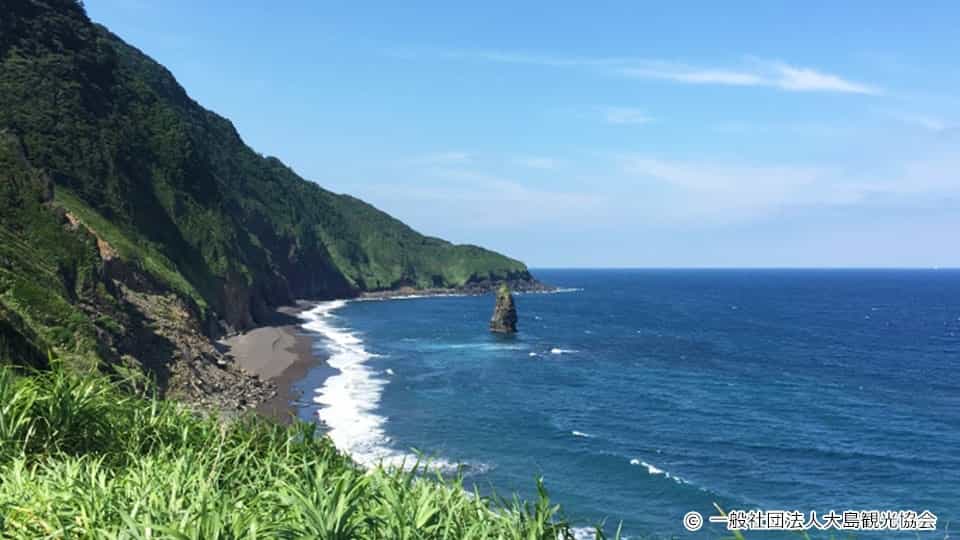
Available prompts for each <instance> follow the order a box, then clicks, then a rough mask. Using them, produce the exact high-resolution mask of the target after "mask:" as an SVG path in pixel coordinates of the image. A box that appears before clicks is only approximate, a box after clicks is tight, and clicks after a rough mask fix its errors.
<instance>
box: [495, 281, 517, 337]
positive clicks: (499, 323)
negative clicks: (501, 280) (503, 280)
mask: <svg viewBox="0 0 960 540" xmlns="http://www.w3.org/2000/svg"><path fill="white" fill-rule="evenodd" d="M490 331H491V332H497V333H501V334H513V333H516V331H517V306H516V304H514V302H513V295H512V294H510V288H509V287H507V285H506V284H503V285H501V286H500V288H499V289H497V303H496V305H495V306H494V307H493V317H491V318H490Z"/></svg>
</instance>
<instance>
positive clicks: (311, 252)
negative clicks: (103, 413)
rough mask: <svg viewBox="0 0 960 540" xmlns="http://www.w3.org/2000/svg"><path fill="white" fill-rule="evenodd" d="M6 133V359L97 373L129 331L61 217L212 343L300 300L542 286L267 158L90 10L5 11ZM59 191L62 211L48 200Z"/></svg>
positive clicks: (1, 233)
mask: <svg viewBox="0 0 960 540" xmlns="http://www.w3.org/2000/svg"><path fill="white" fill-rule="evenodd" d="M317 129H323V126H318V127H317ZM0 133H2V139H3V140H2V141H0V142H2V144H0V146H2V148H0V184H2V185H0V189H2V190H3V193H4V194H5V195H4V196H3V197H0V255H2V257H0V349H2V348H7V349H10V350H11V352H13V353H16V354H12V356H15V357H20V358H26V357H35V356H38V352H39V356H41V357H42V356H43V354H45V352H46V351H47V350H51V349H52V350H55V351H56V352H57V353H58V354H60V355H61V356H63V355H67V354H68V353H69V354H76V355H78V356H79V357H84V358H94V357H97V356H98V352H97V351H98V349H100V348H102V347H101V346H100V345H99V344H98V343H96V339H95V338H96V336H102V335H103V333H104V331H107V332H108V333H109V332H110V331H111V329H114V330H115V329H117V328H120V327H121V326H122V325H119V326H118V325H117V324H115V321H111V320H110V319H111V318H112V315H117V316H118V317H120V318H123V317H124V314H117V313H113V312H112V311H111V310H112V309H113V308H112V307H111V306H113V305H114V304H116V303H117V302H118V301H120V300H122V298H121V297H120V296H119V295H117V294H115V291H111V290H109V288H110V286H111V280H113V279H116V275H105V274H104V269H103V265H102V264H101V262H99V261H97V260H96V253H97V250H96V241H95V239H93V238H91V236H90V235H89V234H86V233H85V231H84V230H82V229H81V230H80V231H73V232H71V231H67V230H65V223H64V220H63V217H62V215H61V214H58V213H57V212H58V208H62V209H66V210H68V211H69V212H70V213H71V214H72V215H73V216H74V217H76V218H78V219H79V220H80V221H81V222H82V223H83V224H84V225H85V226H87V227H89V229H90V230H92V231H93V232H94V233H96V235H97V236H99V237H101V238H102V239H103V240H106V241H107V242H108V243H109V245H110V247H111V248H112V249H113V250H115V251H116V252H117V254H118V255H119V257H120V258H121V259H123V261H124V262H125V264H126V266H125V267H124V268H127V269H132V270H134V271H136V272H139V273H142V274H146V275H147V276H149V278H150V280H151V282H152V284H153V285H157V286H159V287H160V288H162V289H166V290H169V291H172V292H174V293H176V294H177V295H179V296H180V297H182V298H183V299H184V300H185V301H187V303H188V304H189V305H190V306H193V307H195V308H196V311H197V314H196V315H197V318H198V319H199V320H201V321H203V323H204V324H203V328H205V329H209V328H213V327H214V326H215V322H216V321H217V320H221V319H222V320H225V321H226V322H227V323H228V324H230V325H232V326H233V327H236V328H245V327H250V326H252V325H254V324H256V323H257V322H259V321H262V320H264V319H265V318H266V316H267V315H268V314H269V311H270V310H269V308H270V306H274V305H278V304H282V303H286V302H289V301H291V300H292V299H294V298H297V297H313V298H329V297H335V296H348V295H352V294H355V293H357V292H360V291H363V290H378V289H389V288H395V287H400V286H406V285H412V286H415V287H450V286H460V285H464V284H466V283H468V282H471V281H483V280H498V279H505V278H509V279H529V278H530V276H529V273H528V272H527V270H526V267H525V266H524V265H523V263H521V262H519V261H516V260H513V259H510V258H508V257H504V256H502V255H500V254H497V253H494V252H491V251H488V250H485V249H482V248H479V247H475V246H455V245H453V244H450V243H449V242H445V241H443V240H439V239H436V238H430V237H426V236H423V235H421V234H418V233H417V232H416V231H414V230H412V229H411V228H409V227H407V226H406V225H404V224H403V223H401V222H400V221H398V220H396V219H394V218H392V217H390V216H388V215H387V214H384V213H383V212H380V211H378V210H377V209H375V208H373V207H372V206H370V205H368V204H366V203H364V202H362V201H359V200H357V199H355V198H352V197H349V196H345V195H338V194H334V193H331V192H329V191H327V190H324V189H323V188H321V187H320V186H318V185H317V184H315V183H313V182H308V181H306V180H304V179H302V178H300V177H299V176H298V175H297V174H296V173H294V172H293V171H292V170H291V169H290V168H289V167H287V166H285V165H284V164H283V163H281V162H280V161H279V160H277V159H275V158H268V157H264V156H261V155H260V154H258V153H256V152H255V151H253V150H252V149H250V148H249V147H247V146H246V145H245V144H244V143H243V141H242V140H241V139H240V137H239V135H238V134H237V132H236V130H235V129H234V127H233V125H232V124H231V123H230V122H229V121H228V120H226V119H224V118H222V117H220V116H218V115H216V114H214V113H213V112H211V111H209V110H207V109H204V108H203V107H201V106H200V105H199V104H197V103H196V102H194V101H193V100H192V99H191V98H190V97H189V96H188V95H187V93H186V92H185V91H184V89H183V88H182V87H180V85H179V84H178V83H177V81H176V80H175V79H174V78H173V76H172V75H171V74H170V73H169V72H168V71H167V70H166V69H165V68H164V67H163V66H161V65H159V64H157V63H156V62H154V61H153V60H152V59H150V58H149V57H147V56H146V55H144V54H143V53H141V52H140V51H139V50H137V49H136V48H134V47H132V46H130V45H128V44H126V43H124V42H123V41H122V40H120V39H119V38H118V37H116V36H114V35H113V34H111V33H110V32H109V31H108V30H107V29H105V28H103V27H100V26H98V25H95V24H93V23H92V22H91V21H90V20H89V19H88V18H87V16H86V14H85V13H84V10H83V8H82V6H81V5H80V4H79V3H78V2H76V1H75V0H44V1H40V0H7V1H6V2H4V7H3V16H2V17H0ZM28 177H30V178H33V177H36V178H37V179H41V178H42V179H43V181H42V182H41V183H42V184H43V186H42V188H38V187H37V186H36V185H34V184H30V185H28V183H27V182H26V179H27V178H28ZM50 186H52V187H54V188H55V189H53V192H54V200H53V201H52V202H51V201H49V200H46V199H44V200H41V198H40V197H38V196H35V194H33V193H34V192H36V191H37V190H38V189H41V190H42V191H44V192H49V191H50V189H49V187H50ZM25 197H26V198H27V199H29V200H30V201H32V202H31V203H30V204H29V205H27V206H25V207H23V208H21V206H22V204H21V203H22V200H24V198H25ZM103 287H107V289H108V290H100V289H103ZM128 315H129V314H128ZM114 334H117V333H116V332H114ZM114 337H115V341H118V340H122V339H124V336H123V335H119V334H118V335H115V336H114ZM0 353H2V350H0Z"/></svg>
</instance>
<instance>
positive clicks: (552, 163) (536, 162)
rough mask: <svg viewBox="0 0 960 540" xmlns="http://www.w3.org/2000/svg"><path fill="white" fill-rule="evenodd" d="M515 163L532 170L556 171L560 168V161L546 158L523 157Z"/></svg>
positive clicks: (516, 159)
mask: <svg viewBox="0 0 960 540" xmlns="http://www.w3.org/2000/svg"><path fill="white" fill-rule="evenodd" d="M513 162H514V163H516V164H517V165H521V166H523V167H528V168H530V169H556V168H557V167H559V166H560V161H559V160H557V159H555V158H551V157H544V156H523V157H518V158H515V159H514V160H513Z"/></svg>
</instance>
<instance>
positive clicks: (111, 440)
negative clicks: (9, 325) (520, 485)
mask: <svg viewBox="0 0 960 540" xmlns="http://www.w3.org/2000/svg"><path fill="white" fill-rule="evenodd" d="M462 488H463V486H462V484H461V483H460V481H459V480H456V479H453V480H442V479H437V480H436V481H434V480H431V479H428V478H424V477H422V476H418V475H414V474H410V473H409V472H402V471H395V470H394V471H387V470H383V469H380V468H376V469H374V470H372V471H371V472H369V473H368V472H364V471H362V470H360V469H358V468H357V467H355V466H354V465H353V464H352V463H351V462H350V461H349V459H347V458H345V457H343V456H342V455H340V454H338V453H337V452H336V450H335V449H334V448H333V447H332V445H331V444H330V442H329V440H327V439H326V438H320V437H317V436H316V434H315V432H314V426H313V425H310V424H304V423H298V424H295V425H293V426H291V427H282V426H278V425H276V424H272V423H269V422H267V421H264V420H259V419H256V418H253V417H251V418H247V419H241V420H237V421H234V422H231V423H229V424H223V423H221V422H220V421H219V420H217V419H216V418H200V417H197V416H195V415H194V414H192V413H190V412H188V411H186V410H185V409H183V408H181V407H180V406H178V405H176V404H173V403H170V402H165V401H156V400H151V399H145V398H142V397H136V396H133V395H131V394H128V393H126V392H124V391H121V390H119V389H118V388H117V387H116V386H115V385H114V384H113V383H111V382H109V381H107V380H106V379H104V378H100V377H96V376H83V375H77V374H75V373H73V372H69V371H65V370H61V369H54V370H52V371H48V372H46V373H42V374H38V375H34V376H30V377H17V376H16V375H14V373H13V372H12V371H11V370H10V369H8V368H0V537H3V538H24V539H26V538H39V537H44V538H78V539H81V538H82V539H86V538H89V539H94V538H96V539H102V538H126V539H135V538H159V539H204V540H217V539H240V538H249V539H252V538H325V539H347V538H350V539H353V538H357V539H366V538H369V539H384V538H391V539H407V538H409V539H414V538H416V539H433V538H436V539H441V538H442V539H451V540H461V539H471V538H477V539H479V538H503V539H518V540H519V539H526V540H535V539H544V540H547V539H549V540H556V539H558V538H572V535H571V531H570V529H569V527H568V526H567V525H566V523H565V522H564V521H563V520H562V519H559V518H558V514H557V508H556V507H555V506H552V505H551V504H550V503H549V500H548V499H547V497H546V494H545V492H543V491H542V489H541V498H540V500H539V501H537V502H536V503H535V504H525V503H521V502H518V501H511V502H509V503H503V502H500V501H491V500H488V499H485V498H481V497H479V496H477V495H476V494H470V493H467V492H465V491H464V490H463V489H462Z"/></svg>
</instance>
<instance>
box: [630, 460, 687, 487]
mask: <svg viewBox="0 0 960 540" xmlns="http://www.w3.org/2000/svg"><path fill="white" fill-rule="evenodd" d="M630 464H631V465H638V466H642V467H645V468H646V469H647V474H650V475H651V476H663V477H665V478H669V479H671V480H673V481H674V482H676V483H678V484H685V483H686V480H684V479H683V478H680V477H679V476H674V475H672V474H670V473H668V472H667V471H665V470H663V469H661V468H659V467H657V466H656V465H652V464H650V463H647V462H646V461H642V460H639V459H636V458H634V459H631V460H630Z"/></svg>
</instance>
